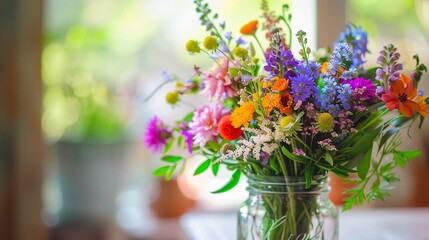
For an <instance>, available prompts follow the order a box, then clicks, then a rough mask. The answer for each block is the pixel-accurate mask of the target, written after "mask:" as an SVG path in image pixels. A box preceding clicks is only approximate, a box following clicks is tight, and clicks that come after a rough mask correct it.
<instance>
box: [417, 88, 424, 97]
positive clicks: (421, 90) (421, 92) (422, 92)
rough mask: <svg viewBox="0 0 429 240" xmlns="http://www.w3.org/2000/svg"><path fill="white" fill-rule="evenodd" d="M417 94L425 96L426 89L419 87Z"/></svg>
mask: <svg viewBox="0 0 429 240" xmlns="http://www.w3.org/2000/svg"><path fill="white" fill-rule="evenodd" d="M417 95H418V96H419V97H423V95H425V91H424V90H423V89H419V91H418V92H417Z"/></svg>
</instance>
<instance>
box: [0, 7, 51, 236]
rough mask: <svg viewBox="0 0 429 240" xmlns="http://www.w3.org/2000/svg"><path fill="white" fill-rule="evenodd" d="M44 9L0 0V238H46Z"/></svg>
mask: <svg viewBox="0 0 429 240" xmlns="http://www.w3.org/2000/svg"><path fill="white" fill-rule="evenodd" d="M42 9H43V1H42V0H31V1H26V0H0V53H1V54H0V239H8V240H9V239H11V240H14V239H18V240H21V239H22V240H24V239H45V238H46V235H45V229H44V226H43V224H42V221H41V211H42V178H43V177H42V176H43V175H42V171H43V159H44V157H43V148H44V145H43V139H42V131H41V105H42V82H41V53H42V45H43V44H42V42H43V40H42V39H43V30H42V29H43V18H42V12H43V10H42Z"/></svg>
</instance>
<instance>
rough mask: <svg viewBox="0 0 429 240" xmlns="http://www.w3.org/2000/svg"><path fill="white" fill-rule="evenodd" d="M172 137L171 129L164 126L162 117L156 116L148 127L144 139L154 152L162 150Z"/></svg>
mask: <svg viewBox="0 0 429 240" xmlns="http://www.w3.org/2000/svg"><path fill="white" fill-rule="evenodd" d="M170 137H171V130H169V129H168V128H166V127H165V126H164V123H163V122H162V121H161V119H160V118H158V117H157V116H154V117H153V118H152V119H151V120H150V121H149V123H148V125H147V127H146V133H145V134H144V141H145V143H146V146H147V147H148V148H151V149H152V151H153V152H160V151H161V149H162V148H163V147H164V146H165V145H166V144H167V139H169V138H170Z"/></svg>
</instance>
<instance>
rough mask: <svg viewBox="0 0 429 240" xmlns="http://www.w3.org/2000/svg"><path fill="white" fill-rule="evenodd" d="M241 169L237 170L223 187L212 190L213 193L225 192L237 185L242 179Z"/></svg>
mask: <svg viewBox="0 0 429 240" xmlns="http://www.w3.org/2000/svg"><path fill="white" fill-rule="evenodd" d="M240 176H241V171H240V170H238V169H237V170H235V172H234V173H233V174H232V176H231V179H230V180H229V181H228V183H226V184H225V185H224V186H223V187H221V188H220V189H218V190H216V191H214V192H212V193H223V192H227V191H229V190H231V189H232V188H233V187H235V186H236V185H237V184H238V182H239V181H240Z"/></svg>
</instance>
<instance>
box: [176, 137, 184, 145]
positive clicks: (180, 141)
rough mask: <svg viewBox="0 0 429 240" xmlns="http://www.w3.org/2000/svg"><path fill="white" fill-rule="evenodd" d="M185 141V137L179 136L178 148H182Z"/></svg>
mask: <svg viewBox="0 0 429 240" xmlns="http://www.w3.org/2000/svg"><path fill="white" fill-rule="evenodd" d="M184 140H185V138H184V137H183V136H179V137H178V138H177V146H179V147H182V145H183V141H184Z"/></svg>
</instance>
